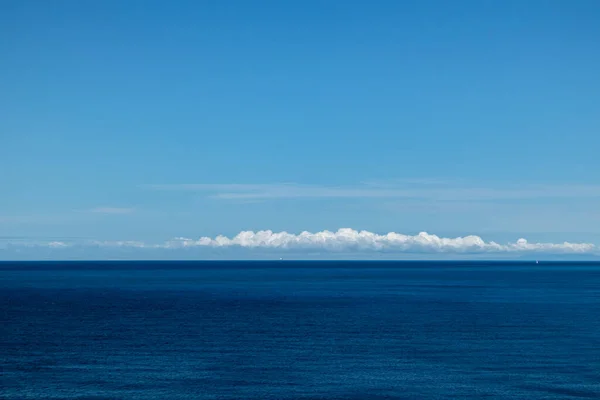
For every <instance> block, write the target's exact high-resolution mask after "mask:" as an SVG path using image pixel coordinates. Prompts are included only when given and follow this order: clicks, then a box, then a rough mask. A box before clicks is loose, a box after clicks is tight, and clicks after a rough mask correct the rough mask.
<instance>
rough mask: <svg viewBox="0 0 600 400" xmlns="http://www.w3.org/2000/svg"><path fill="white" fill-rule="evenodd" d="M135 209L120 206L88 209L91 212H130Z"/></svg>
mask: <svg viewBox="0 0 600 400" xmlns="http://www.w3.org/2000/svg"><path fill="white" fill-rule="evenodd" d="M134 211H135V209H133V208H121V207H96V208H92V209H91V210H89V212H91V213H97V214H131V213H133V212H134Z"/></svg>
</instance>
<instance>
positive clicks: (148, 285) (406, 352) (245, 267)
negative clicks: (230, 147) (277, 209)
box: [0, 262, 600, 400]
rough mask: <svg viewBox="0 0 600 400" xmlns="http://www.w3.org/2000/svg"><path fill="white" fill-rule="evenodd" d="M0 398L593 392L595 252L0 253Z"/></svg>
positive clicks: (597, 383)
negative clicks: (278, 256)
mask: <svg viewBox="0 0 600 400" xmlns="http://www.w3.org/2000/svg"><path fill="white" fill-rule="evenodd" d="M0 398H2V399H11V400H12V399H98V400H99V399H463V398H473V399H478V398H498V399H569V398H573V399H575V398H593V399H600V264H568V263H561V264H543V263H542V264H540V265H538V266H536V265H535V264H533V263H527V264H525V263H523V264H518V263H508V264H502V263H466V264H465V263H463V264H461V263H433V262H429V263H392V262H371V263H369V262H220V263H218V262H216V263H215V262H202V263H196V262H187V263H181V262H151V263H143V262H133V263H132V262H129V263H128V262H113V263H100V262H95V263H89V262H87V263H86V262H77V263H75V262H73V263H0Z"/></svg>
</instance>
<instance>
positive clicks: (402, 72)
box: [0, 0, 600, 257]
mask: <svg viewBox="0 0 600 400" xmlns="http://www.w3.org/2000/svg"><path fill="white" fill-rule="evenodd" d="M599 21H600V3H598V2H597V1H583V0H582V1H573V2H567V1H533V0H532V1H527V2H522V1H460V2H446V1H418V2H417V1H407V2H398V1H377V2H366V1H362V2H358V1H344V2H342V1H329V2H316V1H294V2H292V1H289V2H281V1H277V2H276V1H260V2H249V1H228V2H216V1H211V2H208V1H174V2H166V1H108V0H107V1H96V2H80V1H56V2H47V1H26V0H19V1H3V2H1V3H0V37H2V38H3V39H2V40H1V41H0V54H2V62H0V188H1V195H0V238H1V239H2V241H3V242H4V243H5V244H6V243H14V242H18V243H26V242H27V243H29V242H32V243H33V242H37V241H59V242H64V243H67V242H69V243H70V242H71V241H74V242H78V243H79V242H82V241H92V240H97V241H143V242H144V243H159V242H160V243H162V242H164V241H165V240H170V239H171V238H174V237H186V238H195V239H197V238H199V237H203V236H208V237H213V238H214V237H215V236H217V235H219V234H223V235H227V236H228V237H232V236H234V235H236V234H237V233H238V232H240V231H246V230H252V231H257V230H267V229H268V230H272V231H274V232H280V231H287V232H293V233H296V234H299V233H300V232H302V231H304V230H307V231H310V232H320V231H323V230H330V231H337V230H338V229H340V228H352V229H355V230H358V231H360V230H367V231H370V232H375V233H379V234H385V233H387V232H399V233H403V234H406V235H416V234H418V233H419V232H421V231H427V232H429V233H430V234H436V235H439V236H442V237H456V236H466V235H479V236H482V237H483V238H484V239H485V240H486V241H492V240H493V241H498V242H502V243H504V242H515V241H516V240H517V239H518V238H521V237H526V238H527V239H529V240H533V241H543V242H548V243H555V242H556V243H558V242H562V241H565V240H566V241H572V242H586V243H593V244H596V245H598V244H600V157H598V155H597V154H598V149H600V109H599V105H600V74H598V71H600V53H599V52H598V51H597V50H598V40H599V39H600V23H599ZM65 251H67V250H65ZM65 254H66V253H65ZM101 255H102V254H100V256H101ZM95 257H97V255H95Z"/></svg>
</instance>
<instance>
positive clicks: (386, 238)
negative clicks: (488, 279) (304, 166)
mask: <svg viewBox="0 0 600 400" xmlns="http://www.w3.org/2000/svg"><path fill="white" fill-rule="evenodd" d="M0 245H1V246H2V247H4V248H5V249H6V248H11V249H19V248H31V247H42V248H50V249H59V250H60V249H67V248H73V247H78V248H83V249H85V248H126V249H138V250H140V251H143V250H150V249H164V250H173V251H176V250H182V249H222V250H226V249H240V248H242V249H250V250H264V251H282V252H285V251H315V250H319V251H325V252H331V253H336V252H350V253H352V252H356V253H362V252H387V253H422V254H427V253H431V254H436V253H448V254H453V253H454V254H499V253H517V254H518V253H542V254H590V255H596V254H600V247H599V246H597V245H595V244H593V243H570V242H563V243H530V242H529V241H527V240H526V239H524V238H521V239H519V240H517V241H516V242H509V243H505V244H501V243H497V242H494V241H489V242H486V241H485V240H483V239H482V238H481V237H479V236H476V235H468V236H462V237H454V238H444V237H439V236H437V235H434V234H429V233H427V232H421V233H419V234H417V235H405V234H401V233H396V232H389V233H387V234H377V233H373V232H369V231H364V230H363V231H357V230H354V229H350V228H342V229H339V230H337V231H336V232H332V231H327V230H325V231H321V232H315V233H312V232H308V231H304V232H301V233H299V234H294V233H288V232H285V231H283V232H273V231H271V230H262V231H256V232H255V231H242V232H240V233H238V234H237V235H235V236H233V237H227V236H223V235H219V236H216V237H214V238H211V237H206V236H205V237H200V238H199V239H191V238H184V237H177V238H174V239H171V240H168V241H166V242H163V243H158V244H157V243H148V242H143V241H97V240H90V241H59V240H52V241H4V243H3V244H0Z"/></svg>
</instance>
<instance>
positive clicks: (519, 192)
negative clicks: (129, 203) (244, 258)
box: [142, 180, 600, 201]
mask: <svg viewBox="0 0 600 400" xmlns="http://www.w3.org/2000/svg"><path fill="white" fill-rule="evenodd" d="M142 187H144V188H146V189H151V190H161V191H166V190H168V191H195V192H202V193H205V194H206V195H207V196H208V197H211V198H217V199H224V200H237V199H244V200H248V199H297V198H410V199H428V200H436V201H466V200H468V201H485V200H522V199H552V198H553V199H561V198H562V199H565V198H578V199H582V198H599V197H600V185H571V184H569V185H540V184H528V185H505V186H502V187H487V186H474V185H466V184H465V183H464V182H459V181H457V182H444V181H436V180H404V181H395V182H390V183H385V182H384V183H381V182H380V183H363V184H360V185H349V186H332V185H304V184H296V183H275V184H203V183H198V184H171V185H142Z"/></svg>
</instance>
